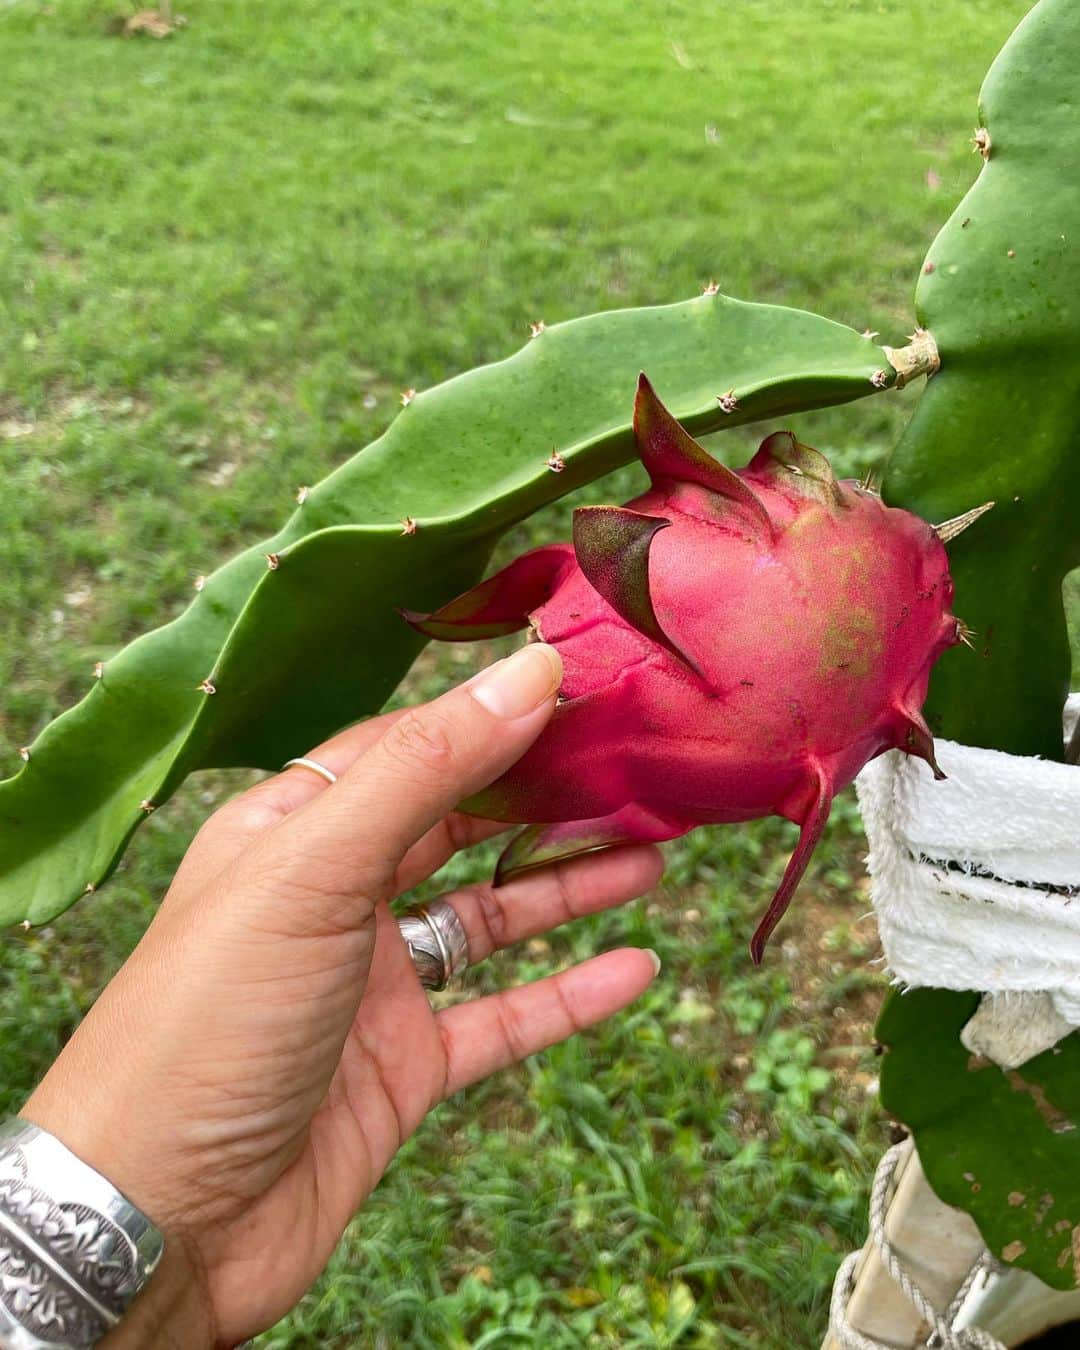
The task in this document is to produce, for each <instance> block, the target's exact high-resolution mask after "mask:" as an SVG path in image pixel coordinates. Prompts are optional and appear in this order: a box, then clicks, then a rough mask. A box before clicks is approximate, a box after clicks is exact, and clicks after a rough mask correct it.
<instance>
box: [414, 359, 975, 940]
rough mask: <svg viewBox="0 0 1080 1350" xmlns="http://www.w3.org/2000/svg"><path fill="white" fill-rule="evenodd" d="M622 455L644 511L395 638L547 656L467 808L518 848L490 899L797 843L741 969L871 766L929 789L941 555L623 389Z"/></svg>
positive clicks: (593, 516)
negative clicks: (732, 457)
mask: <svg viewBox="0 0 1080 1350" xmlns="http://www.w3.org/2000/svg"><path fill="white" fill-rule="evenodd" d="M634 435H635V438H636V441H637V445H638V450H639V453H640V456H641V460H642V462H643V464H644V466H645V468H646V469H647V470H648V473H649V476H650V478H651V479H652V486H651V487H650V489H649V491H647V492H646V493H644V494H643V495H642V496H640V497H637V498H635V499H634V500H633V501H632V502H630V503H628V504H627V505H626V506H623V507H618V506H586V507H581V508H579V509H578V510H577V511H575V513H574V541H573V544H572V545H570V544H555V545H552V546H549V547H545V548H538V549H535V550H533V551H532V552H530V553H527V554H525V555H524V556H523V557H521V558H519V559H517V561H516V562H513V563H511V564H510V565H509V566H508V567H506V568H505V569H504V570H503V571H501V572H499V573H498V574H497V575H495V576H493V577H490V578H489V579H488V580H487V581H485V582H483V583H482V584H481V585H479V586H477V587H476V588H475V589H473V590H471V591H469V592H467V593H466V594H465V595H463V596H460V597H459V598H458V599H456V600H453V601H451V602H450V603H449V604H447V605H445V606H443V608H442V609H440V610H437V611H436V612H435V613H433V614H430V615H420V614H416V613H412V612H408V611H406V612H405V617H406V618H407V619H408V621H409V622H410V623H411V624H413V626H414V627H416V628H418V629H419V630H420V631H421V632H423V633H425V634H427V635H428V636H430V637H434V638H443V639H457V640H461V639H466V640H467V639H480V638H489V637H495V636H499V635H502V634H505V633H511V632H514V631H515V630H517V629H520V628H524V627H526V626H527V625H530V624H531V626H532V629H533V631H534V633H535V634H536V635H537V636H538V637H539V638H542V639H543V641H545V642H549V643H551V644H552V645H554V646H555V647H556V648H558V650H559V652H560V654H561V656H562V659H563V666H564V679H563V685H562V690H561V697H560V703H559V706H558V707H557V708H556V710H555V713H554V715H553V717H552V720H551V722H550V724H549V725H548V727H547V728H546V729H545V731H544V732H543V733H542V734H541V736H540V738H539V740H538V741H537V742H536V743H535V744H534V745H533V746H532V748H531V749H530V750H529V751H528V752H527V753H526V754H525V755H524V757H523V758H522V759H521V760H519V761H518V763H517V764H516V765H514V767H513V768H512V769H511V770H510V771H509V772H508V773H506V774H505V775H504V776H503V777H502V778H500V779H499V780H498V781H497V782H495V783H494V784H493V785H492V786H491V787H490V788H488V789H487V790H486V791H484V792H482V793H480V794H479V795H478V796H476V797H473V798H471V799H470V800H469V801H468V802H466V803H465V809H466V810H468V811H470V812H472V813H474V814H477V815H483V816H486V817H490V818H492V819H495V820H504V821H511V822H521V823H524V824H527V825H528V828H527V829H525V830H523V831H521V832H520V833H519V834H518V835H517V836H516V837H515V838H514V839H513V840H512V841H511V843H510V844H509V846H508V847H507V849H506V851H505V852H504V853H503V856H502V858H501V859H500V861H499V868H498V872H497V878H496V879H497V881H505V880H507V879H508V878H509V877H511V876H514V875H517V874H519V873H521V872H523V871H526V870H529V869H531V868H534V867H538V866H542V865H544V864H546V863H550V862H553V861H556V860H557V859H560V858H566V857H569V856H572V855H573V854H576V853H581V852H584V851H586V850H590V849H595V848H601V847H605V846H608V845H614V844H620V843H627V842H630V841H634V840H652V841H661V840H665V839H674V838H676V837H677V836H678V835H681V834H685V833H686V831H688V830H691V829H693V828H694V826H696V825H703V824H707V823H719V822H725V821H744V820H752V819H755V818H757V817H759V816H768V815H780V816H784V817H786V818H787V819H788V820H792V821H796V822H797V823H798V824H799V825H800V826H801V835H800V838H799V843H798V846H797V848H796V849H795V851H794V853H793V854H792V857H791V860H790V862H789V864H788V866H787V870H786V871H785V873H784V877H783V880H782V881H781V883H780V886H779V889H778V890H777V892H776V894H775V895H774V897H773V899H772V902H771V903H770V905H769V907H768V910H767V911H766V913H765V915H764V917H763V918H762V920H761V922H760V924H759V925H758V928H757V931H756V932H755V934H754V937H753V940H752V942H751V952H752V954H753V957H754V960H755V962H759V961H760V960H761V957H762V953H763V951H764V947H765V943H766V941H767V939H768V937H769V934H770V933H771V932H772V930H773V928H774V927H775V926H776V924H777V922H778V921H779V920H780V918H781V916H782V915H783V913H784V911H785V909H786V908H787V905H788V903H789V901H790V899H791V896H792V893H793V892H794V890H795V887H796V886H797V884H798V882H799V880H800V878H801V877H802V875H803V872H804V871H805V870H806V866H807V863H808V862H809V860H810V856H811V854H812V852H813V850H814V846H815V844H816V843H817V841H818V839H819V838H820V836H821V832H822V829H823V828H824V825H825V822H826V820H827V819H828V816H829V808H830V806H831V804H832V799H833V796H834V795H835V793H836V792H837V791H838V790H839V789H840V788H842V787H845V786H846V785H847V784H849V783H850V782H851V781H852V779H853V778H854V777H855V775H856V774H857V773H858V772H859V770H860V769H861V768H862V766H863V765H864V764H865V763H866V762H867V761H868V760H869V759H872V758H873V757H874V756H875V755H878V754H881V753H882V752H883V751H885V750H888V749H891V748H896V749H899V750H904V751H906V752H907V753H909V754H913V755H918V756H919V757H921V758H922V759H924V760H926V761H927V763H928V764H929V765H930V766H931V768H932V769H933V771H934V774H935V776H940V771H939V770H938V768H937V764H936V762H935V759H934V750H933V740H932V738H931V735H930V732H929V729H928V728H927V725H926V722H925V721H924V720H923V717H922V714H921V712H920V709H921V707H922V704H923V701H924V699H925V697H926V690H927V683H928V680H929V677H930V669H931V667H932V666H933V664H934V661H935V660H936V659H937V657H938V656H939V655H940V654H941V653H942V652H943V651H944V650H945V649H946V648H948V647H951V646H952V645H953V644H954V643H957V642H960V641H962V640H963V628H962V625H961V624H960V623H959V621H958V620H957V619H956V618H955V616H954V615H953V614H952V613H951V612H950V602H951V600H952V595H953V586H952V581H951V578H950V576H949V565H948V559H947V557H946V553H945V547H944V543H943V541H942V540H943V536H944V537H951V536H950V533H949V531H948V530H947V529H946V527H941V534H940V535H939V533H938V532H937V531H936V530H935V528H934V527H933V526H931V525H929V524H927V523H926V522H925V521H923V520H921V519H920V518H919V517H918V516H915V515H912V514H911V513H910V512H907V511H901V510H896V509H892V508H889V507H887V506H885V504H884V503H883V502H882V500H881V498H880V497H879V496H878V495H877V494H876V493H875V492H873V491H871V490H870V489H868V488H866V487H863V486H860V485H859V484H857V483H854V482H846V481H845V482H839V481H838V480H837V479H836V477H835V476H834V474H833V472H832V469H831V468H830V466H829V463H828V461H827V460H826V459H825V458H824V456H823V455H821V454H819V453H818V452H817V451H816V450H812V449H810V447H809V446H805V445H801V444H800V443H799V442H798V441H797V440H795V438H794V437H793V436H792V435H791V434H790V433H788V432H777V433H775V434H774V435H772V436H770V437H769V438H768V439H767V440H766V441H764V443H763V444H762V446H761V448H760V449H759V450H758V452H757V454H756V455H755V456H754V458H753V460H752V461H751V462H750V464H748V465H747V466H746V468H744V469H740V470H738V471H733V470H731V469H728V468H726V467H725V466H724V465H722V464H720V463H719V462H718V461H717V460H714V459H713V458H712V457H711V456H710V455H709V454H708V452H707V451H706V450H705V449H704V447H702V446H701V445H699V444H698V443H697V442H696V441H695V440H694V439H693V438H692V437H691V436H690V435H689V434H688V433H687V432H686V431H685V430H684V428H683V427H682V426H681V425H680V424H679V423H678V422H677V421H676V420H675V418H674V417H673V416H672V415H671V414H670V413H669V412H668V410H667V409H666V408H665V407H664V405H663V404H662V403H661V402H660V400H659V398H658V397H657V396H656V394H655V392H654V391H653V389H652V386H651V385H650V384H649V382H648V380H647V379H646V378H645V376H644V375H642V377H641V380H640V383H639V386H638V393H637V400H636V403H635V407H634ZM972 514H974V513H972ZM952 532H953V533H955V532H956V531H955V530H953V531H952Z"/></svg>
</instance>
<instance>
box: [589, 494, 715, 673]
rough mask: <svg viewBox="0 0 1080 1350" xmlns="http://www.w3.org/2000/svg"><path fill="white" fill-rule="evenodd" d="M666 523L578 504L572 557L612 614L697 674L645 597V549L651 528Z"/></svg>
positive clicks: (666, 522) (638, 514)
mask: <svg viewBox="0 0 1080 1350" xmlns="http://www.w3.org/2000/svg"><path fill="white" fill-rule="evenodd" d="M670 524H671V521H670V520H664V519H663V518H662V517H660V516H649V515H643V514H642V513H641V512H640V511H628V510H627V509H626V507H624V506H579V507H578V509H577V510H576V511H575V512H574V553H575V554H576V556H577V562H578V566H579V567H580V568H581V570H582V572H583V573H584V575H585V579H586V580H587V581H588V583H589V585H590V586H592V588H593V589H594V590H595V591H596V592H597V594H598V595H600V596H601V597H602V598H603V599H604V600H606V601H607V602H608V604H609V605H610V606H611V608H612V609H613V610H614V611H615V613H616V614H618V615H620V616H621V617H622V618H624V619H625V620H626V622H627V623H628V624H629V625H630V626H631V628H636V629H637V631H638V632H639V633H642V634H644V636H645V637H647V638H651V639H652V640H653V642H657V643H659V644H660V646H661V647H665V648H666V649H667V650H668V651H669V652H670V653H671V654H672V656H674V657H676V658H677V659H678V660H680V661H682V662H683V663H684V664H685V665H687V666H689V667H690V669H691V670H693V671H694V672H695V673H699V672H698V671H697V667H696V666H695V665H694V663H693V662H692V661H691V660H690V658H689V657H688V656H687V655H686V654H685V653H684V652H682V651H680V650H679V648H678V647H677V646H676V645H675V643H674V642H672V640H671V638H669V637H668V635H667V634H666V633H665V632H664V630H663V629H662V628H661V626H660V621H659V620H658V619H657V617H656V611H655V610H654V609H653V603H652V598H651V596H650V594H649V549H650V547H651V545H652V541H653V537H654V535H655V534H656V532H657V530H663V529H665V528H666V527H667V526H669V525H670Z"/></svg>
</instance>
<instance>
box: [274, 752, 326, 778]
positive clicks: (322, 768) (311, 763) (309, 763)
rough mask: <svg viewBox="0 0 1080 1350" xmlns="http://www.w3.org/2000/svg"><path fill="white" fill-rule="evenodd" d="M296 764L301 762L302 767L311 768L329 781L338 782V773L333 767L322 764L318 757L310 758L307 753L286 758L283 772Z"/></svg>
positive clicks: (282, 768)
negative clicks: (294, 757) (329, 767)
mask: <svg viewBox="0 0 1080 1350" xmlns="http://www.w3.org/2000/svg"><path fill="white" fill-rule="evenodd" d="M294 764H299V765H300V767H301V768H302V769H310V770H311V772H312V773H317V774H318V775H319V777H320V778H325V779H326V781H327V782H328V783H336V782H337V774H336V773H335V772H334V771H333V769H328V768H327V767H326V765H325V764H320V763H319V761H318V760H317V759H308V758H307V756H306V755H298V756H297V757H296V759H289V760H286V761H285V763H284V764H283V765H282V766H281V771H282V773H284V772H285V770H286V769H291V768H292V766H293V765H294Z"/></svg>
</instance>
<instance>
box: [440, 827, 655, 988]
mask: <svg viewBox="0 0 1080 1350" xmlns="http://www.w3.org/2000/svg"><path fill="white" fill-rule="evenodd" d="M663 870H664V858H663V854H661V852H660V850H659V849H658V848H656V847H654V846H652V845H644V846H638V845H633V846H625V847H621V848H612V849H607V850H605V851H604V852H602V853H587V854H585V855H584V857H581V858H572V859H570V860H569V861H568V862H564V863H556V864H555V865H554V866H553V867H545V868H544V869H543V870H542V871H538V872H533V873H529V874H526V875H525V876H523V877H521V878H520V879H519V880H517V881H512V882H510V884H509V885H507V886H498V887H496V886H492V885H490V884H483V885H477V886H468V887H465V888H463V889H462V890H460V891H455V892H453V894H451V895H445V896H443V897H442V898H443V899H444V900H446V901H447V902H448V903H450V904H451V905H453V907H454V910H455V911H456V913H457V916H458V918H459V919H460V920H461V926H462V927H463V928H464V929H465V935H466V937H467V938H468V940H469V964H470V965H476V963H477V962H478V961H483V960H485V959H486V958H487V957H489V956H490V955H491V953H492V952H495V951H500V950H501V949H502V948H503V947H509V946H511V945H512V944H513V943H515V942H521V941H523V939H525V938H530V937H535V936H536V935H537V934H538V933H546V932H547V931H548V930H549V929H551V928H557V927H558V926H559V924H562V923H569V922H570V921H571V920H572V919H580V918H581V917H582V916H583V915H585V914H596V913H599V911H600V910H604V909H611V908H613V907H614V906H615V905H622V904H625V903H626V901H627V900H633V899H634V898H635V897H636V896H639V895H643V894H644V893H645V892H646V891H649V890H651V889H652V888H653V887H654V886H655V885H656V883H657V882H658V881H659V880H660V875H661V873H662V872H663Z"/></svg>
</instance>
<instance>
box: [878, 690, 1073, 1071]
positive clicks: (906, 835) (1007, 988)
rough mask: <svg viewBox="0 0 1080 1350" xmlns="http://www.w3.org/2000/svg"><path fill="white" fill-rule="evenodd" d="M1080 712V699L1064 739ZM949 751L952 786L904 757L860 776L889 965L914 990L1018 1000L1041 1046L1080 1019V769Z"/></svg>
mask: <svg viewBox="0 0 1080 1350" xmlns="http://www.w3.org/2000/svg"><path fill="white" fill-rule="evenodd" d="M1078 716H1080V695H1075V694H1074V695H1073V696H1072V697H1071V698H1070V700H1069V704H1068V707H1067V709H1066V722H1065V725H1066V736H1068V735H1069V734H1071V730H1072V725H1073V724H1075V722H1076V719H1077V717H1078ZM937 758H938V762H939V763H940V765H941V767H942V769H943V770H944V772H945V774H946V775H947V778H946V781H945V782H935V781H934V780H933V778H932V776H931V773H930V769H929V767H928V766H927V765H926V764H924V763H923V762H922V761H921V760H916V759H913V758H911V757H910V756H907V755H904V754H901V753H900V752H899V751H890V752H889V753H888V754H886V755H882V756H880V757H879V758H878V759H875V760H872V761H871V762H870V763H869V764H868V765H867V766H866V768H865V769H863V771H862V773H861V774H860V775H859V777H858V779H857V780H856V789H857V791H858V795H859V806H860V809H861V811H862V816H863V821H864V823H865V826H866V833H867V837H868V839H869V842H870V854H869V858H868V867H869V871H870V876H871V878H872V889H873V902H874V909H875V911H876V912H877V920H878V927H879V930H880V933H881V940H882V943H883V945H884V948H885V958H886V961H887V962H888V966H889V969H890V970H891V972H892V974H893V976H894V977H895V979H896V981H897V982H898V983H901V984H904V985H907V986H911V987H915V986H920V985H930V986H934V987H937V988H944V989H970V990H977V991H980V992H982V993H984V994H986V995H989V996H990V1006H989V1007H988V1008H987V1009H986V1012H987V1017H988V1018H991V1019H992V1018H993V1016H994V1014H993V1008H994V1006H997V1005H999V1004H1000V1003H1001V1000H1002V999H1004V1000H1005V1009H1008V1008H1009V1007H1010V1005H1012V1004H1013V1003H1015V1004H1017V1005H1019V1006H1016V1007H1014V1008H1012V1015H1010V1016H1009V1017H1007V1018H1006V1019H1005V1020H1006V1021H1007V1022H1017V1021H1018V1018H1019V1022H1020V1023H1023V1022H1026V1023H1028V1024H1029V1025H1027V1027H1026V1030H1023V1029H1021V1028H1020V1027H1019V1024H1018V1027H1017V1029H1016V1034H1019V1035H1020V1037H1021V1041H1022V1042H1023V1049H1026V1050H1027V1051H1028V1052H1030V1053H1037V1052H1038V1050H1040V1049H1047V1048H1049V1046H1050V1045H1052V1044H1053V1043H1054V1042H1055V1041H1056V1040H1059V1039H1060V1038H1061V1036H1062V1035H1064V1034H1065V1033H1066V1032H1067V1031H1068V1030H1070V1029H1071V1028H1073V1027H1078V1026H1080V766H1076V765H1069V764H1058V763H1053V762H1050V761H1048V760H1042V759H1038V758H1034V757H1026V756H1022V755H1007V754H1004V753H1002V752H1001V751H999V750H984V749H980V748H978V747H975V746H969V745H959V744H957V743H956V742H954V741H939V742H938V743H937ZM1017 996H1022V997H1017ZM1040 996H1041V997H1040ZM984 1002H985V1001H984ZM1005 1009H1000V1008H999V1013H1000V1011H1004V1010H1005ZM1032 1019H1034V1023H1035V1025H1034V1026H1032V1025H1030V1024H1031V1023H1032ZM975 1020H976V1019H973V1022H974V1021H975ZM999 1020H1000V1016H999ZM969 1025H970V1024H969ZM977 1030H978V1029H977V1028H976V1032H977ZM990 1035H991V1041H993V1038H994V1033H993V1029H992V1028H991V1030H990ZM1003 1053H1004V1054H1005V1055H1006V1056H1007V1057H1008V1058H1011V1059H1013V1060H1014V1061H1015V1062H1022V1060H1019V1061H1016V1060H1015V1054H1016V1053H1022V1050H1016V1048H1015V1047H1014V1050H1013V1052H1009V1051H1008V1050H1006V1051H1004V1052H1003ZM1023 1057H1024V1058H1027V1057H1029V1055H1028V1054H1027V1053H1024V1055H1023ZM998 1062H999V1063H1000V1062H1002V1060H1001V1058H1000V1057H998Z"/></svg>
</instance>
